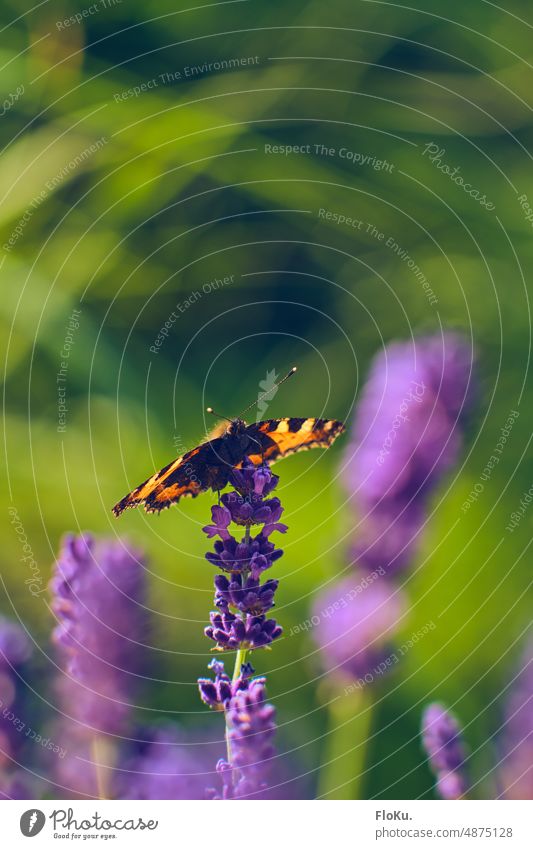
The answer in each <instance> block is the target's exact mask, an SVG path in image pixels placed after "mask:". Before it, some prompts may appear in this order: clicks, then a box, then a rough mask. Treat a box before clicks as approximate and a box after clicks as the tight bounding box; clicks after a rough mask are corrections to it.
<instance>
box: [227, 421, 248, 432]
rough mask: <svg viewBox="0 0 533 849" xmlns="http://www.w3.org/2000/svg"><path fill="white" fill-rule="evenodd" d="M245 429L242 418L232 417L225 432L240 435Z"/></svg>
mask: <svg viewBox="0 0 533 849" xmlns="http://www.w3.org/2000/svg"><path fill="white" fill-rule="evenodd" d="M245 430H246V422H245V421H244V419H233V421H232V422H231V423H230V424H229V426H228V428H227V430H226V433H227V435H228V436H241V435H242V434H243V433H244V431H245Z"/></svg>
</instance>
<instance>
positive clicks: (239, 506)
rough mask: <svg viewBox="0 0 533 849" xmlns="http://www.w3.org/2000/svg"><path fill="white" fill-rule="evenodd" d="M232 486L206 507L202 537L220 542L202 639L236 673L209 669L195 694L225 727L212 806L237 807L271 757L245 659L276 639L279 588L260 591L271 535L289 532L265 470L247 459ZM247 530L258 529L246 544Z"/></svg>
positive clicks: (266, 711) (271, 728)
mask: <svg viewBox="0 0 533 849" xmlns="http://www.w3.org/2000/svg"><path fill="white" fill-rule="evenodd" d="M230 483H231V484H232V485H233V487H234V489H233V490H231V491H230V492H228V493H224V495H223V496H222V498H221V499H220V502H221V503H220V504H218V505H216V506H214V507H212V509H211V518H212V523H211V524H210V525H206V527H205V528H204V529H203V530H204V533H205V534H206V535H207V536H208V538H209V539H212V538H213V537H218V539H216V541H215V543H214V549H215V550H214V552H212V551H210V552H208V553H207V554H206V559H207V560H208V561H209V562H210V563H212V564H213V565H214V566H216V567H218V568H219V569H220V570H221V572H222V574H220V573H219V574H217V575H216V576H215V605H216V607H217V610H215V611H212V612H211V614H210V622H211V624H210V625H208V627H207V628H206V629H205V634H206V636H207V637H209V638H210V639H211V640H213V642H214V643H215V647H214V648H215V650H216V651H220V652H222V651H231V650H233V651H235V652H236V658H235V672H234V675H233V679H232V680H230V678H229V676H228V675H227V674H226V672H225V671H224V664H223V663H221V662H220V661H213V662H212V663H211V664H210V668H211V669H212V670H213V672H214V674H215V677H214V679H211V678H200V679H199V680H198V686H199V689H200V697H201V699H202V701H203V702H205V704H207V705H208V706H209V707H210V708H212V709H213V710H218V711H223V712H224V715H225V719H226V745H227V757H226V758H225V759H220V760H219V762H218V764H217V773H218V774H219V775H220V777H221V779H222V791H221V793H220V794H219V793H217V791H215V790H213V791H212V793H211V798H224V799H237V798H244V797H249V796H250V795H253V794H256V793H259V792H262V791H263V790H264V789H265V787H266V784H265V776H266V771H267V770H266V766H267V762H268V761H269V760H270V759H271V758H272V757H273V756H274V749H273V746H272V738H273V736H274V733H275V723H274V714H275V711H274V708H273V706H272V705H270V704H267V703H266V702H265V679H264V678H251V677H250V676H251V675H252V673H253V669H252V667H251V666H250V664H247V663H245V659H246V655H247V653H248V652H249V651H252V650H253V649H259V648H266V647H267V646H270V644H271V643H272V642H274V640H276V639H277V638H278V637H279V636H281V633H282V629H281V627H280V626H279V625H278V623H277V622H276V620H275V619H269V618H267V616H266V614H267V612H268V611H269V610H271V609H272V607H273V606H274V597H275V594H276V590H277V589H278V584H279V582H278V581H277V580H273V579H269V580H267V581H265V582H264V583H261V577H262V575H263V572H265V571H266V570H267V569H269V568H270V567H271V566H272V565H273V563H274V562H275V561H276V560H277V559H278V558H279V557H281V555H282V554H283V552H282V551H281V549H276V548H275V546H274V544H273V543H271V542H270V539H269V537H270V536H271V534H273V533H274V532H275V531H277V532H279V533H285V531H286V530H287V526H286V525H284V524H282V523H281V522H280V521H279V519H280V518H281V515H282V513H283V507H282V506H281V502H280V500H279V498H276V497H274V498H267V496H269V495H270V493H271V492H272V491H273V490H274V489H275V488H276V486H277V484H278V477H277V476H276V475H273V474H272V472H271V471H270V468H269V467H268V465H267V464H266V463H263V464H262V465H260V466H256V465H255V464H254V463H252V462H251V461H250V460H248V459H245V460H244V461H243V463H242V467H241V468H240V469H234V470H233V472H232V475H231V477H230ZM231 523H233V524H234V525H236V526H237V528H238V529H241V533H242V529H244V532H243V536H242V537H241V539H240V540H237V539H236V538H235V537H234V536H233V534H232V533H231V532H230V530H229V528H230V525H231ZM253 526H262V527H261V528H260V530H259V533H256V534H255V535H254V536H253V537H252V536H251V528H252V527H253Z"/></svg>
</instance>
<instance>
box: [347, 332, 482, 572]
mask: <svg viewBox="0 0 533 849" xmlns="http://www.w3.org/2000/svg"><path fill="white" fill-rule="evenodd" d="M471 376H472V354H471V351H470V349H469V348H468V346H467V344H466V342H465V341H464V340H463V339H462V338H461V337H460V336H458V335H455V334H451V333H449V334H446V335H444V336H443V337H442V338H441V337H440V336H430V337H425V338H421V339H418V340H416V342H415V343H414V344H410V343H394V344H391V345H389V346H388V347H387V348H386V349H385V350H384V351H383V352H382V353H381V354H379V355H378V356H377V357H376V359H375V361H374V363H373V365H372V367H371V371H370V375H369V378H368V381H367V384H366V386H365V388H364V390H363V394H362V398H361V401H360V402H359V407H358V412H357V417H356V421H355V424H354V428H353V438H352V441H351V443H350V444H349V446H348V449H347V455H346V456H347V462H346V466H345V470H344V480H345V484H346V488H347V490H348V492H349V493H351V494H353V499H354V503H355V505H356V507H357V510H358V513H359V515H360V517H361V527H360V528H359V529H358V538H357V540H356V544H355V551H354V554H355V556H356V557H357V559H358V561H359V563H360V565H361V566H363V567H364V568H367V569H374V568H375V567H376V565H380V566H383V567H384V568H385V569H386V570H387V572H389V573H390V572H394V571H398V570H400V569H402V568H404V567H405V566H406V565H407V564H408V563H409V562H410V560H411V558H412V555H413V553H414V550H415V548H416V545H417V542H418V540H419V538H420V532H421V530H422V527H423V525H424V521H425V506H426V501H427V497H428V495H429V493H430V492H431V490H432V489H433V488H434V487H435V486H436V485H437V484H438V482H439V481H440V480H441V479H442V477H443V476H444V475H445V474H446V473H447V472H449V471H450V469H452V468H453V466H454V465H456V463H457V461H458V459H459V454H460V450H461V446H462V430H463V427H462V424H463V419H464V415H465V411H466V409H467V408H468V406H469V402H470V398H471Z"/></svg>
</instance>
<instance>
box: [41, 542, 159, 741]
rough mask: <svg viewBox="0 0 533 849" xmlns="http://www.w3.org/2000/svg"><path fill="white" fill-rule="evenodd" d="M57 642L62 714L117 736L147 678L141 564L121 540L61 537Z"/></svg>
mask: <svg viewBox="0 0 533 849" xmlns="http://www.w3.org/2000/svg"><path fill="white" fill-rule="evenodd" d="M50 588H51V591H52V595H53V601H52V609H53V611H54V612H55V614H56V616H57V625H56V627H55V629H54V632H53V639H54V641H55V643H56V645H57V646H58V649H59V651H60V654H61V657H62V660H63V664H64V669H65V675H64V676H63V678H62V681H61V683H60V691H61V693H62V702H63V706H64V709H65V711H66V712H67V713H68V714H70V715H71V717H73V718H74V719H75V720H77V721H79V722H82V723H84V724H86V725H87V726H90V727H91V728H92V729H93V730H94V731H100V732H102V733H108V734H120V733H121V732H122V731H123V730H124V722H125V720H126V719H127V717H128V714H129V713H130V711H131V703H130V701H131V698H132V696H133V694H134V692H135V690H136V688H137V685H138V683H139V678H140V677H141V675H142V666H143V646H142V644H141V640H142V639H143V637H144V634H145V630H146V616H145V610H144V606H143V604H144V598H145V580H144V564H143V562H142V559H141V555H140V554H139V552H136V551H134V550H133V549H132V548H129V547H128V546H127V545H126V544H125V543H124V542H122V541H120V542H105V541H102V542H97V541H95V540H94V539H93V537H92V536H91V535H89V534H84V535H83V536H79V537H75V536H73V535H69V536H67V537H65V539H64V540H63V544H62V547H61V552H60V555H59V559H58V561H57V563H56V566H55V572H54V576H53V578H52V580H51V582H50Z"/></svg>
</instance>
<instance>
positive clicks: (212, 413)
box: [206, 407, 233, 423]
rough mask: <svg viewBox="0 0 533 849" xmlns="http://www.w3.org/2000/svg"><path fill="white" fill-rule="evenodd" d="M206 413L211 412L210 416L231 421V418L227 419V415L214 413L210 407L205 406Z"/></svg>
mask: <svg viewBox="0 0 533 849" xmlns="http://www.w3.org/2000/svg"><path fill="white" fill-rule="evenodd" d="M206 412H207V413H211V415H212V416H216V418H217V419H225V420H226V421H227V422H230V423H231V422H233V419H228V417H227V416H221V415H220V413H215V411H214V410H213V408H212V407H207V408H206Z"/></svg>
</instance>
